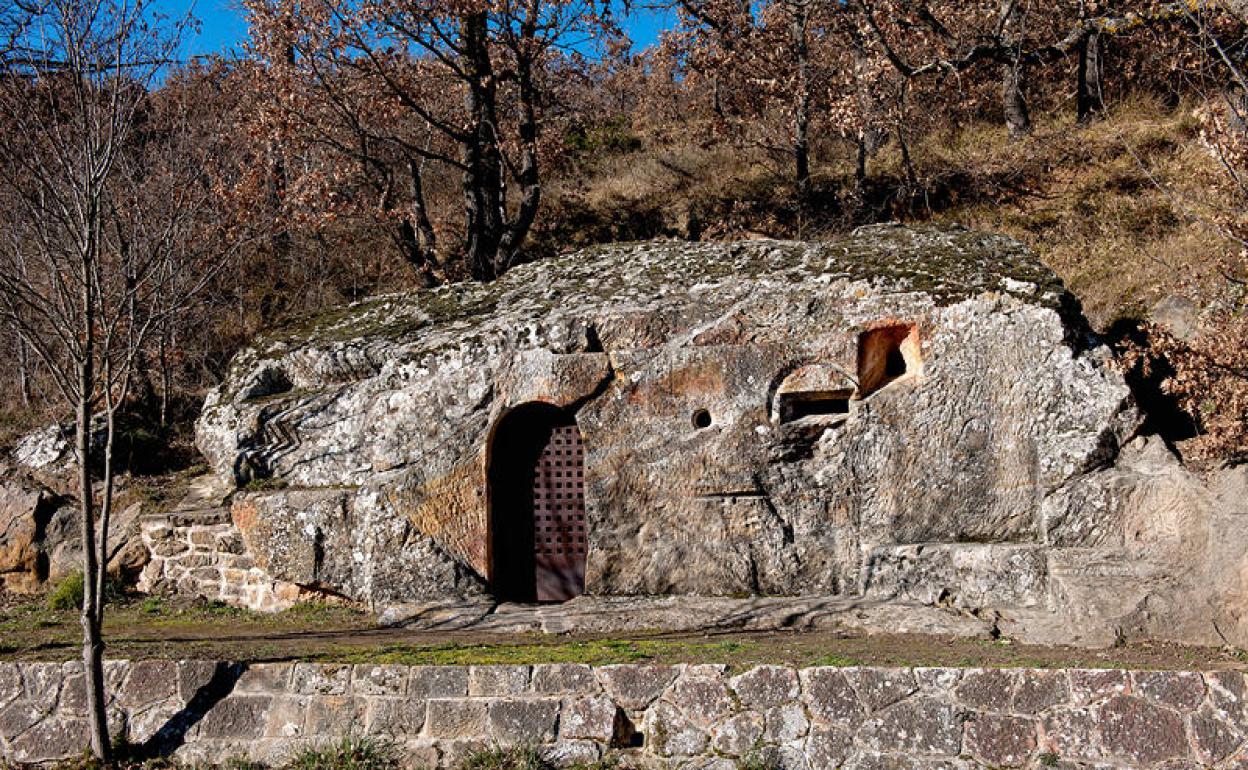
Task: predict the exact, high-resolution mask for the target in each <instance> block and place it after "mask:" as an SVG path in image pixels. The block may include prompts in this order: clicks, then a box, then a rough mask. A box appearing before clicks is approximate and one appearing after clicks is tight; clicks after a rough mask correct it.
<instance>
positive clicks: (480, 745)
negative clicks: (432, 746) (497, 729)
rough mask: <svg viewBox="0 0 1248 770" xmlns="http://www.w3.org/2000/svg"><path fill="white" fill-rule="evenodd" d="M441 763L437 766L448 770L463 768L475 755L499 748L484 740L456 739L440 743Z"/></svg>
mask: <svg viewBox="0 0 1248 770" xmlns="http://www.w3.org/2000/svg"><path fill="white" fill-rule="evenodd" d="M437 745H438V751H439V752H440V753H441V757H442V758H441V761H440V763H439V764H438V765H437V766H438V767H441V768H446V770H451V768H459V767H463V766H464V765H465V764H466V763H467V762H468V760H469V759H471V758H472V756H473V755H474V754H478V753H480V752H482V751H486V750H489V749H494V748H497V745H496V744H494V743H492V742H490V741H488V740H486V739H484V738H454V739H450V740H442V741H438V744H437Z"/></svg>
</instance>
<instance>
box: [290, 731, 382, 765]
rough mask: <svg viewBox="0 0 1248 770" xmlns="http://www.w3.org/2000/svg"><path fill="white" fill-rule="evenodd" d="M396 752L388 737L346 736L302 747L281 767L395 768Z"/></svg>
mask: <svg viewBox="0 0 1248 770" xmlns="http://www.w3.org/2000/svg"><path fill="white" fill-rule="evenodd" d="M399 761H400V753H399V750H398V747H397V746H396V745H395V744H393V743H391V742H390V741H386V740H381V739H378V738H370V737H362V736H360V737H357V736H346V737H344V738H341V739H339V740H338V741H337V742H336V743H332V744H328V745H325V746H320V747H316V748H311V749H305V750H303V751H300V752H299V753H297V754H295V755H294V756H292V757H291V758H290V759H289V760H287V761H286V762H285V763H284V764H283V765H282V768H283V770H391V768H398V767H399Z"/></svg>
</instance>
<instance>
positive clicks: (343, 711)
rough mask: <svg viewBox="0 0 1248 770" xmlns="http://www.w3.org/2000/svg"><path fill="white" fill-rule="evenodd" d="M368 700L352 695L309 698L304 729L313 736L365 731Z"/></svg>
mask: <svg viewBox="0 0 1248 770" xmlns="http://www.w3.org/2000/svg"><path fill="white" fill-rule="evenodd" d="M365 706H366V701H365V700H364V699H363V698H356V697H354V696H351V695H315V696H311V697H309V699H308V712H307V713H308V716H307V722H306V723H305V726H304V730H305V731H306V734H307V735H309V736H311V737H316V736H340V735H358V734H360V733H362V732H364V711H365Z"/></svg>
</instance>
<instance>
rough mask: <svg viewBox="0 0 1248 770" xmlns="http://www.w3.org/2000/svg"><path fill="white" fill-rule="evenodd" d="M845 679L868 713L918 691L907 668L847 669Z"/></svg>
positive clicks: (916, 683)
mask: <svg viewBox="0 0 1248 770" xmlns="http://www.w3.org/2000/svg"><path fill="white" fill-rule="evenodd" d="M845 678H846V679H848V680H849V684H850V686H852V687H853V688H854V690H855V691H856V692H857V693H858V700H859V701H861V702H862V704H863V705H865V706H866V707H867V709H868V710H869V711H878V710H879V709H882V708H884V707H886V706H891V705H892V704H894V703H896V702H898V701H900V700H902V699H903V698H906V697H908V696H909V695H911V694H913V693H914V692H915V691H916V690H918V689H919V684H918V682H917V681H915V678H914V672H913V671H911V670H910V669H908V668H847V669H845Z"/></svg>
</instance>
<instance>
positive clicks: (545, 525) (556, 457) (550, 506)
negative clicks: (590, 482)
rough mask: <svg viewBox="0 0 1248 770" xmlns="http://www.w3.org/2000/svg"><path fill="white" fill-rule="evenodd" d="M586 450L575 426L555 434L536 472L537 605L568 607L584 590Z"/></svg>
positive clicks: (552, 432)
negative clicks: (567, 602) (566, 603)
mask: <svg viewBox="0 0 1248 770" xmlns="http://www.w3.org/2000/svg"><path fill="white" fill-rule="evenodd" d="M586 549H587V548H586V532H585V448H584V445H583V444H582V443H581V432H580V431H579V430H578V429H577V427H576V425H575V424H572V425H561V426H558V427H555V428H553V429H552V430H551V434H550V441H548V442H547V444H546V447H545V448H544V449H543V450H542V453H541V455H540V456H539V457H538V460H537V467H536V468H534V472H533V551H534V561H535V567H536V569H537V575H536V577H537V600H538V601H539V602H552V601H565V600H567V599H571V598H572V597H574V596H580V595H581V593H583V592H584V590H585V552H586Z"/></svg>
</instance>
